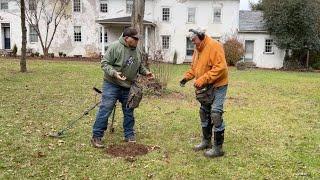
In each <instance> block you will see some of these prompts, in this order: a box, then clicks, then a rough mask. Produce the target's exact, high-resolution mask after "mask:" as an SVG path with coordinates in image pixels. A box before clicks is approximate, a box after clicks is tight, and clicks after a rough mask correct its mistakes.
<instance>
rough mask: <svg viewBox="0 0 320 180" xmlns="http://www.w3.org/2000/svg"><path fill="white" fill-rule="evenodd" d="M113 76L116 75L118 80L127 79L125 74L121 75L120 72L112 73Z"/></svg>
mask: <svg viewBox="0 0 320 180" xmlns="http://www.w3.org/2000/svg"><path fill="white" fill-rule="evenodd" d="M114 77H116V78H117V79H119V80H121V81H124V80H126V79H127V78H126V77H125V76H123V75H122V73H121V72H116V73H115V74H114Z"/></svg>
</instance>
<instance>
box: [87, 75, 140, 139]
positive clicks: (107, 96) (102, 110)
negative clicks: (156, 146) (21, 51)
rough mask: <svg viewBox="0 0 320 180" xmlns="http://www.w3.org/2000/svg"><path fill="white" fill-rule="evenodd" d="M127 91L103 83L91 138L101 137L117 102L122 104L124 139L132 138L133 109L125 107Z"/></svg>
mask: <svg viewBox="0 0 320 180" xmlns="http://www.w3.org/2000/svg"><path fill="white" fill-rule="evenodd" d="M129 90H130V89H129V88H124V87H121V86H119V85H116V84H112V83H110V82H106V81H104V83H103V90H102V98H101V103H100V107H99V111H98V113H97V116H96V121H95V123H94V125H93V130H92V134H93V137H99V138H102V137H103V135H104V132H105V131H106V130H107V126H108V119H109V117H110V115H111V114H112V110H113V107H114V105H115V103H116V102H117V100H119V101H120V103H121V104H122V112H123V129H124V137H125V138H128V137H130V136H134V129H133V126H134V122H135V121H134V115H133V111H134V109H131V108H127V107H126V104H127V101H128V95H129Z"/></svg>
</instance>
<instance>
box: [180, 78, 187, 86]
mask: <svg viewBox="0 0 320 180" xmlns="http://www.w3.org/2000/svg"><path fill="white" fill-rule="evenodd" d="M187 82H188V81H187V80H186V79H182V80H181V81H180V86H181V87H184V86H185V85H186V83H187Z"/></svg>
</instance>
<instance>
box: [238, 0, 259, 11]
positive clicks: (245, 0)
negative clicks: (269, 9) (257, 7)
mask: <svg viewBox="0 0 320 180" xmlns="http://www.w3.org/2000/svg"><path fill="white" fill-rule="evenodd" d="M249 1H250V2H258V1H259V0H240V9H241V10H249Z"/></svg>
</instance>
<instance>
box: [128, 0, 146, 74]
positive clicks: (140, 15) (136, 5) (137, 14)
mask: <svg viewBox="0 0 320 180" xmlns="http://www.w3.org/2000/svg"><path fill="white" fill-rule="evenodd" d="M144 8H145V0H134V2H133V8H132V16H131V25H132V27H134V28H136V29H137V30H138V32H139V34H140V35H141V36H143V37H144V26H143V19H144ZM144 38H145V37H144ZM144 38H142V39H141V40H140V41H139V49H140V50H141V53H142V54H141V57H142V62H143V64H144V65H145V66H146V67H147V68H149V63H148V54H147V53H146V52H145V49H144Z"/></svg>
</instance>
